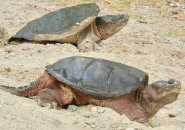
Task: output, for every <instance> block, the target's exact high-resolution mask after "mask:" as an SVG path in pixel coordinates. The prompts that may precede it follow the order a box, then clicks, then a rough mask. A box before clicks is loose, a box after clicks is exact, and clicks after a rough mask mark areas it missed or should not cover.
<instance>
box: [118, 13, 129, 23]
mask: <svg viewBox="0 0 185 130" xmlns="http://www.w3.org/2000/svg"><path fill="white" fill-rule="evenodd" d="M119 17H120V19H121V21H122V22H128V20H129V16H128V15H127V14H120V15H119Z"/></svg>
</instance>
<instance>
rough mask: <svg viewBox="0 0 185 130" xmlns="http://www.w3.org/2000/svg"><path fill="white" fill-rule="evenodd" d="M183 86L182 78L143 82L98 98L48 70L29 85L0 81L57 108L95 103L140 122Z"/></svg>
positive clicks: (175, 96)
mask: <svg viewBox="0 0 185 130" xmlns="http://www.w3.org/2000/svg"><path fill="white" fill-rule="evenodd" d="M180 88H181V87H180V82H179V81H175V80H170V81H168V82H166V81H159V82H155V83H153V84H151V85H147V86H140V88H139V89H138V90H136V91H133V92H130V93H127V94H124V95H121V96H117V97H112V98H109V99H102V100H99V99H98V97H97V99H96V98H92V97H90V96H88V95H86V94H85V93H82V92H80V91H78V90H76V89H74V88H73V87H71V86H69V85H66V84H64V83H62V82H60V81H58V80H56V79H55V78H54V77H52V76H51V75H50V74H48V73H47V71H45V73H44V74H43V75H42V76H41V77H40V78H39V79H38V80H37V81H36V82H34V83H32V84H30V85H29V86H25V87H19V88H14V87H7V86H2V85H0V89H3V90H5V91H8V92H10V93H12V94H14V95H18V96H25V97H30V96H36V101H37V102H38V104H39V105H40V106H47V107H50V108H57V107H62V106H64V105H67V104H71V103H75V104H77V105H87V104H94V105H99V106H103V107H109V108H112V109H113V110H115V111H116V112H118V113H120V114H125V115H126V116H127V117H128V118H129V119H130V120H135V121H137V122H146V121H147V120H148V119H149V118H151V117H153V116H154V115H155V114H156V113H157V112H158V111H159V109H161V108H162V107H163V106H164V105H166V104H169V103H172V102H173V101H175V100H176V99H177V96H178V94H179V92H180Z"/></svg>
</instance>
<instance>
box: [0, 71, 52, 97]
mask: <svg viewBox="0 0 185 130" xmlns="http://www.w3.org/2000/svg"><path fill="white" fill-rule="evenodd" d="M53 80H54V78H53V77H52V76H50V75H49V74H48V73H47V72H45V73H44V74H43V75H42V76H41V77H40V78H39V79H38V80H37V81H36V82H33V83H31V84H30V85H26V86H21V87H10V86H4V85H0V89H1V90H4V91H6V92H9V93H11V94H13V95H17V96H24V97H30V96H35V95H37V93H38V92H39V91H40V90H41V89H44V88H47V87H48V86H49V84H51V82H52V81H53Z"/></svg>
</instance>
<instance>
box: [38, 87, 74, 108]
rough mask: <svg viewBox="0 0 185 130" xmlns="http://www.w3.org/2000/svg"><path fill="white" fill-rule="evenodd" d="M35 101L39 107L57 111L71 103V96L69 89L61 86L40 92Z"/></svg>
mask: <svg viewBox="0 0 185 130" xmlns="http://www.w3.org/2000/svg"><path fill="white" fill-rule="evenodd" d="M35 100H36V101H37V103H38V105H40V106H43V107H48V108H54V109H57V108H58V107H62V106H64V105H67V104H69V103H71V102H72V101H73V94H72V92H71V90H70V89H69V88H67V87H64V86H63V85H62V86H55V87H53V86H51V87H49V88H45V89H43V90H41V91H40V92H39V93H38V94H37V96H36V98H35Z"/></svg>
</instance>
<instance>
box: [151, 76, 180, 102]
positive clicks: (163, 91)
mask: <svg viewBox="0 0 185 130" xmlns="http://www.w3.org/2000/svg"><path fill="white" fill-rule="evenodd" d="M151 89H152V90H151V91H152V92H151V97H152V99H153V100H154V101H155V102H159V103H162V104H164V105H166V104H169V103H172V102H174V101H175V100H176V99H177V96H178V95H179V93H180V89H181V83H180V82H179V81H176V80H174V79H170V80H168V81H164V80H162V81H156V82H154V83H152V84H151Z"/></svg>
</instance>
